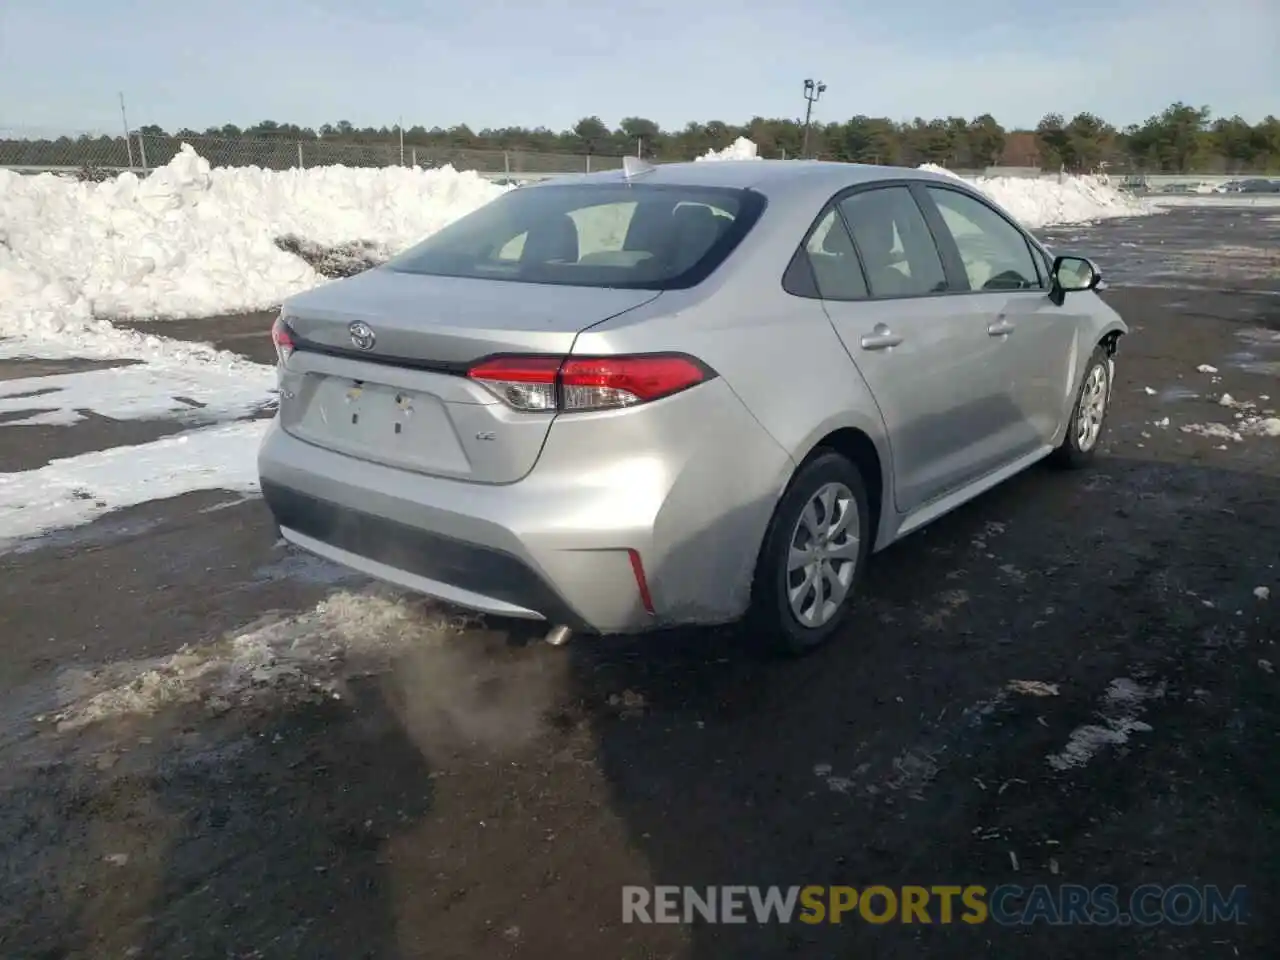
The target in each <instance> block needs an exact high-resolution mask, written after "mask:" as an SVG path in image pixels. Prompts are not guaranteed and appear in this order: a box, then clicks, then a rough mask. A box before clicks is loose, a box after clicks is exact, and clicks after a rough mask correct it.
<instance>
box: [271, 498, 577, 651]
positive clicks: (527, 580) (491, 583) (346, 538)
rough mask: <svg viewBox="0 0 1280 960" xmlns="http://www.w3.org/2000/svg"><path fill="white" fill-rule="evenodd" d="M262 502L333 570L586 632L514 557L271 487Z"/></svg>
mask: <svg viewBox="0 0 1280 960" xmlns="http://www.w3.org/2000/svg"><path fill="white" fill-rule="evenodd" d="M262 497H263V499H264V500H265V501H266V503H267V507H268V508H269V509H270V510H271V513H272V514H273V515H274V517H275V519H276V523H277V525H278V526H279V527H280V535H281V536H282V537H284V539H285V540H287V541H289V542H290V543H292V544H294V545H296V546H298V547H301V548H302V549H304V550H307V551H309V552H311V553H315V554H318V555H319V556H323V557H325V558H326V559H328V560H332V561H334V562H335V563H339V564H342V565H343V566H346V567H350V568H352V569H355V570H359V571H361V572H362V573H365V574H368V575H369V576H371V577H375V578H377V579H379V580H385V581H388V582H391V583H396V584H398V585H399V586H402V587H407V588H408V589H411V590H417V591H418V592H420V593H425V594H428V595H430V596H434V597H439V598H440V599H442V600H448V601H450V602H452V603H456V604H458V605H460V606H464V607H468V608H470V609H473V610H480V611H483V612H485V613H492V614H497V615H499V616H506V617H519V618H523V619H537V620H551V621H553V622H555V623H560V624H564V625H565V626H569V627H573V628H574V629H575V630H583V629H589V625H588V624H587V623H586V622H585V621H583V619H582V617H581V616H580V615H579V614H578V613H576V612H575V611H574V610H573V609H572V608H571V607H570V606H569V605H568V604H567V603H566V602H565V600H564V598H563V597H561V596H560V595H559V594H557V593H556V591H555V590H554V589H552V587H551V586H550V585H549V584H547V582H546V581H545V580H543V578H542V577H541V576H539V575H538V574H537V573H536V572H535V571H534V570H533V568H532V567H530V566H529V565H528V564H526V563H525V562H524V561H522V560H521V559H520V558H518V557H515V556H513V555H511V554H509V553H505V552H503V551H501V550H495V549H493V548H490V547H483V546H477V545H476V544H473V543H465V542H463V541H461V540H454V539H451V538H449V537H443V536H440V535H439V534H436V533H432V532H430V531H428V530H423V529H421V528H419V527H411V526H408V525H406V524H403V523H398V522H396V521H394V520H389V519H387V518H386V517H379V516H376V515H374V514H371V513H363V512H361V511H359V510H356V509H353V508H351V507H347V506H343V505H341V504H338V503H333V502H332V501H328V500H321V499H319V498H317V497H313V496H309V495H308V494H305V493H300V492H298V491H297V490H291V489H289V488H288V487H284V486H281V485H279V484H277V483H272V482H270V481H266V480H264V481H263V482H262Z"/></svg>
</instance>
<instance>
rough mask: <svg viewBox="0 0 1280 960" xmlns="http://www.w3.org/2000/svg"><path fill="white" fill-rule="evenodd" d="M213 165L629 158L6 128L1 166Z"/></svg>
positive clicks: (515, 164)
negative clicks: (41, 134) (29, 134)
mask: <svg viewBox="0 0 1280 960" xmlns="http://www.w3.org/2000/svg"><path fill="white" fill-rule="evenodd" d="M184 143H186V144H190V145H191V148H192V149H193V150H195V151H196V153H198V154H200V156H202V157H204V158H205V159H206V160H208V161H209V163H210V165H211V166H214V167H262V168H265V169H270V170H288V169H292V168H295V167H302V168H307V167H327V166H336V165H342V166H346V167H394V166H406V167H423V168H429V167H441V166H445V165H446V164H447V165H452V166H453V167H454V168H455V169H458V170H477V171H479V172H481V173H487V174H491V175H494V176H502V175H507V176H520V175H524V174H535V175H536V174H562V173H590V172H592V171H596V170H616V169H618V168H620V167H621V166H622V160H623V158H622V157H618V156H602V155H599V154H594V155H592V154H573V153H539V152H535V151H525V150H474V149H470V148H465V147H463V148H450V147H435V146H419V145H415V144H412V143H406V144H404V145H403V146H401V145H400V144H399V143H398V142H396V143H352V142H345V141H336V140H322V139H308V140H291V139H288V138H285V137H280V138H270V139H251V138H219V137H168V136H152V135H148V134H133V135H132V136H130V137H129V138H128V139H127V140H126V139H125V138H124V137H122V136H120V137H109V136H105V135H103V136H98V137H92V136H87V135H86V136H79V137H57V138H51V139H39V140H37V139H30V138H26V137H17V136H13V135H12V133H11V132H10V131H5V130H3V129H0V167H8V168H11V169H17V170H31V171H35V170H50V171H61V170H68V171H70V170H77V171H78V170H84V169H89V170H104V171H120V170H134V171H137V172H139V173H143V172H145V171H147V170H153V169H155V168H156V167H160V166H164V165H165V164H166V163H168V162H169V161H170V160H172V159H173V158H174V156H176V155H177V153H178V152H179V151H180V150H181V149H182V145H183V144H184Z"/></svg>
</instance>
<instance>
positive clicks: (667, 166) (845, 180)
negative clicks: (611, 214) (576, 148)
mask: <svg viewBox="0 0 1280 960" xmlns="http://www.w3.org/2000/svg"><path fill="white" fill-rule="evenodd" d="M626 179H627V178H626V175H625V174H624V173H623V171H621V170H604V171H601V172H599V173H588V174H579V175H571V176H568V177H556V178H554V179H551V180H544V181H541V183H540V184H532V185H531V186H534V187H537V186H539V185H542V184H547V185H550V184H557V185H572V184H588V183H621V182H624V181H625V180H626ZM902 179H911V180H928V181H934V182H942V183H951V184H956V183H960V182H961V181H959V180H957V179H956V178H954V177H950V176H947V175H946V174H938V173H933V172H931V171H928V170H920V169H917V168H914V167H885V166H876V165H873V164H866V163H834V162H830V161H822V160H714V161H704V162H698V161H693V162H685V163H658V164H653V165H652V167H651V168H650V169H648V170H646V171H645V172H644V173H642V174H640V175H638V176H636V177H634V178H633V182H635V183H636V184H641V183H652V184H667V185H672V186H677V185H678V186H691V187H731V188H737V189H752V190H757V191H759V192H760V193H763V194H765V195H766V196H772V195H777V194H784V193H791V192H793V191H803V192H809V191H813V192H816V193H822V192H823V191H826V193H827V194H828V195H830V194H832V193H835V192H836V191H838V190H840V189H842V188H844V187H847V186H854V185H856V184H859V183H871V182H874V181H877V180H902Z"/></svg>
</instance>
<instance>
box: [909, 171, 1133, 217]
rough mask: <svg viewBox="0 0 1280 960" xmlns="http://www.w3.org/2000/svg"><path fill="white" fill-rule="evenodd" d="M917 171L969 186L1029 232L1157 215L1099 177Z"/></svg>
mask: <svg viewBox="0 0 1280 960" xmlns="http://www.w3.org/2000/svg"><path fill="white" fill-rule="evenodd" d="M920 169H921V170H928V171H930V172H932V173H940V174H943V175H945V176H948V177H954V178H955V179H957V180H965V181H966V182H968V183H971V184H972V185H973V186H975V187H977V188H978V189H979V190H981V191H982V192H983V193H985V194H986V195H987V196H989V197H990V198H991V199H992V200H994V201H995V202H996V203H998V204H1000V206H1002V207H1004V208H1005V209H1006V210H1008V211H1009V212H1010V213H1011V214H1013V215H1014V216H1015V217H1016V218H1018V220H1020V221H1022V223H1023V224H1024V225H1025V226H1026V227H1028V228H1030V229H1032V230H1036V229H1039V228H1040V227H1046V226H1049V225H1054V226H1058V225H1062V224H1068V223H1092V222H1094V221H1096V220H1106V219H1110V218H1113V217H1137V216H1144V215H1146V214H1150V213H1154V212H1155V211H1156V207H1155V205H1154V204H1151V203H1148V202H1146V201H1143V200H1139V199H1138V198H1136V197H1134V196H1132V195H1130V194H1127V193H1124V192H1123V191H1121V190H1117V189H1116V188H1115V187H1113V186H1111V184H1110V183H1108V182H1107V181H1106V180H1105V179H1104V178H1102V177H1092V176H1080V177H1076V176H1067V175H1061V174H1054V175H1052V176H1048V177H972V178H967V177H961V176H959V175H957V174H955V173H952V172H951V171H950V170H947V169H946V168H945V167H939V166H936V165H935V164H932V163H925V164H921V166H920Z"/></svg>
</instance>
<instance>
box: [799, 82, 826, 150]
mask: <svg viewBox="0 0 1280 960" xmlns="http://www.w3.org/2000/svg"><path fill="white" fill-rule="evenodd" d="M826 89H827V85H826V84H825V83H823V82H822V81H821V80H819V81H818V82H817V83H814V82H813V81H812V80H806V81H805V82H804V99H805V101H806V106H805V108H804V146H803V147H802V148H801V149H800V156H802V157H808V156H809V119H810V118H811V117H812V116H813V105H814V104H815V103H817V102H818V98H819V97H820V96H822V94H823V92H824V91H825V90H826Z"/></svg>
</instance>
